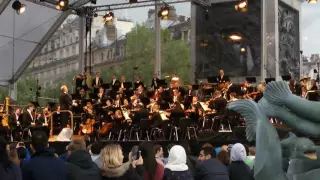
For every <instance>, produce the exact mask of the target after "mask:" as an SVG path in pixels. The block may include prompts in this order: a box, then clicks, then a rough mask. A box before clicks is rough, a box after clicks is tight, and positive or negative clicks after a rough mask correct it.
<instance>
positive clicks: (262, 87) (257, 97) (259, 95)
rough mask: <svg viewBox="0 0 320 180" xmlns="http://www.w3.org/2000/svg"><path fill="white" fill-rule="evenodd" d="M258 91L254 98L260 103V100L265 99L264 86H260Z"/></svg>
mask: <svg viewBox="0 0 320 180" xmlns="http://www.w3.org/2000/svg"><path fill="white" fill-rule="evenodd" d="M257 90H258V93H257V95H255V97H254V98H253V99H254V101H255V102H259V100H260V99H261V98H262V97H263V91H264V85H263V84H258V86H257Z"/></svg>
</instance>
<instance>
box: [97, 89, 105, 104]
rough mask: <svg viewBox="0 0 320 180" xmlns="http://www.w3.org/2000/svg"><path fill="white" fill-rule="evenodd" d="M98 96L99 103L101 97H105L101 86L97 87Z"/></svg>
mask: <svg viewBox="0 0 320 180" xmlns="http://www.w3.org/2000/svg"><path fill="white" fill-rule="evenodd" d="M97 96H98V103H101V101H102V99H103V98H105V97H106V95H105V93H104V89H103V88H102V87H100V88H99V92H98V94H97Z"/></svg>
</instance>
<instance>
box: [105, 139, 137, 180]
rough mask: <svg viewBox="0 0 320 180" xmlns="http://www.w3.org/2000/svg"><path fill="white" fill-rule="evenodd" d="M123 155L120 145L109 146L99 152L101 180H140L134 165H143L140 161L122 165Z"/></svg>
mask: <svg viewBox="0 0 320 180" xmlns="http://www.w3.org/2000/svg"><path fill="white" fill-rule="evenodd" d="M123 158H124V157H123V153H122V150H121V147H120V145H118V144H109V145H107V146H106V147H104V148H103V150H102V151H101V161H102V162H101V171H102V176H103V180H140V179H141V177H140V176H139V175H138V173H137V172H136V170H135V167H136V165H140V164H143V160H142V158H141V157H140V159H138V160H136V161H133V162H131V161H130V159H131V158H129V161H128V162H126V163H123Z"/></svg>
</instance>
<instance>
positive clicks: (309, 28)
mask: <svg viewBox="0 0 320 180" xmlns="http://www.w3.org/2000/svg"><path fill="white" fill-rule="evenodd" d="M319 32H320V2H318V3H317V4H308V3H302V7H301V50H302V51H303V55H305V56H307V57H309V56H310V55H311V54H319V53H320V33H319Z"/></svg>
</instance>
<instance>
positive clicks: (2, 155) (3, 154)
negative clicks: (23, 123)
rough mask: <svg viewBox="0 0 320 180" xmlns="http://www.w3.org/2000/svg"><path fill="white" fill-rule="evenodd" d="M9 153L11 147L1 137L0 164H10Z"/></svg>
mask: <svg viewBox="0 0 320 180" xmlns="http://www.w3.org/2000/svg"><path fill="white" fill-rule="evenodd" d="M9 152H10V147H9V145H8V144H7V142H6V141H5V140H4V139H3V138H2V137H0V163H8V162H9Z"/></svg>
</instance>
